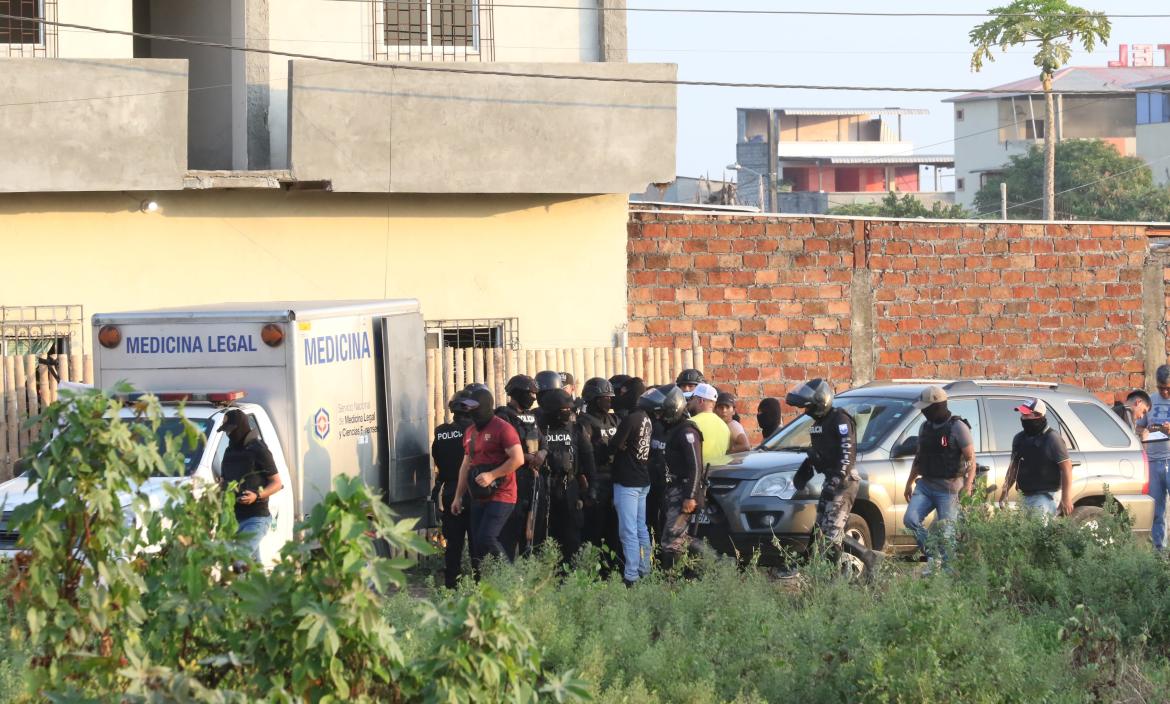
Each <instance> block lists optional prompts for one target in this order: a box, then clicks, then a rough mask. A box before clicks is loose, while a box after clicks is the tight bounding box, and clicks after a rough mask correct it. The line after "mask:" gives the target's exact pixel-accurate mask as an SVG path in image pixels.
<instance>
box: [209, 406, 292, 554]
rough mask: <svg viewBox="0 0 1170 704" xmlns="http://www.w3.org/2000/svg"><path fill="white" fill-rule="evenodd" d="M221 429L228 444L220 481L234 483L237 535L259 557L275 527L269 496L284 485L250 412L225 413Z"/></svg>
mask: <svg viewBox="0 0 1170 704" xmlns="http://www.w3.org/2000/svg"><path fill="white" fill-rule="evenodd" d="M219 429H220V432H222V433H223V434H224V436H225V437H226V439H227V442H228V446H227V449H226V450H225V451H224V453H223V460H222V461H221V462H220V471H219V479H220V484H221V485H222V486H223V487H224V488H225V489H226V488H228V487H229V486H231V485H233V484H234V485H235V491H236V521H237V522H238V523H239V529H238V530H237V532H236V535H237V536H238V537H239V538H240V541H241V542H242V543H243V544H244V545H245V546H247V548H248V550H249V552H250V553H251V554H252V559H254V560H259V559H260V541H261V540H263V539H264V536H266V535H268V531H269V529H270V528H271V527H272V514H271V513H270V512H269V511H268V498H269V497H270V496H272V495H273V494H275V493H276V492H278V491H280V489H281V487H282V486H283V485H282V484H281V481H280V474H279V473H278V472H277V470H276V462H275V461H273V459H272V452H271V451H270V450H269V449H268V446H267V445H265V444H264V441H263V440H261V439H260V434H259V433H258V432H257V431H255V430H253V429H252V427H251V424H250V423H249V421H248V416H247V414H245V413H244V412H243V411H241V410H240V409H238V408H232V409H230V410H229V411H228V412H227V413H224V415H223V423H221V424H220V426H219Z"/></svg>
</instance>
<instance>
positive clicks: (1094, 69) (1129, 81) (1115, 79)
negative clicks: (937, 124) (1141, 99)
mask: <svg viewBox="0 0 1170 704" xmlns="http://www.w3.org/2000/svg"><path fill="white" fill-rule="evenodd" d="M1159 80H1164V81H1167V82H1170V68H1166V67H1164V66H1150V67H1142V68H1135V67H1133V66H1129V67H1126V68H1109V67H1106V66H1069V67H1067V68H1062V69H1061V70H1059V71H1057V72H1056V75H1054V76H1053V78H1052V88H1053V90H1054V91H1055V92H1057V93H1059V92H1061V91H1079V92H1091V91H1094V90H1099V91H1102V92H1105V93H1109V92H1116V91H1127V90H1134V89H1135V88H1137V87H1138V86H1142V85H1147V84H1149V83H1150V82H1151V81H1154V82H1157V81H1159ZM991 90H996V91H1019V93H1018V95H1024V94H1027V93H1042V92H1044V86H1043V85H1042V84H1041V83H1040V78H1039V77H1038V76H1036V77H1032V78H1025V79H1023V80H1019V81H1014V82H1012V83H1005V84H1003V85H1000V86H995V87H994V88H992V89H991ZM1011 96H1012V94H1011V93H982V92H978V91H976V92H974V93H965V94H963V95H960V96H958V97H955V98H947V99H946V100H944V101H943V102H944V103H966V102H971V101H973V100H994V99H998V98H1010V97H1011Z"/></svg>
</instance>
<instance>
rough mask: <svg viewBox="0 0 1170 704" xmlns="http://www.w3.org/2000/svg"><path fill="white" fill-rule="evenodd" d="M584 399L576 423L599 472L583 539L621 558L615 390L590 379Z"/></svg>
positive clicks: (587, 505)
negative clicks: (616, 490)
mask: <svg viewBox="0 0 1170 704" xmlns="http://www.w3.org/2000/svg"><path fill="white" fill-rule="evenodd" d="M581 399H582V400H583V401H584V403H585V410H584V412H583V413H580V414H579V415H578V416H577V419H578V420H577V422H578V423H579V424H580V425H581V429H582V430H583V431H584V433H585V436H586V438H587V439H588V440H589V443H590V445H591V446H592V448H593V464H594V467H595V470H596V474H595V481H594V484H593V485H592V487H590V490H589V492H587V494H586V501H585V510H584V514H585V515H584V519H585V523H584V526H583V527H582V531H581V537H582V538H583V539H584V540H585V542H587V543H589V544H591V545H596V546H598V547H603V546H604V547H606V548H608V554H610V555H614V556H616V555H620V554H621V541H620V540H619V538H618V533H617V515H616V514H615V513H614V510H613V471H612V467H613V457H614V447H613V438H614V435H615V433H617V428H618V418H617V416H616V415H614V413H613V411H612V407H613V400H614V391H613V386H612V385H611V384H610V383H609V381H607V380H606V379H603V378H601V377H594V378H592V379H589V380H587V381H586V382H585V385H584V386H582V387H581ZM606 562H607V566H611V565H608V562H609V561H608V560H607V561H606Z"/></svg>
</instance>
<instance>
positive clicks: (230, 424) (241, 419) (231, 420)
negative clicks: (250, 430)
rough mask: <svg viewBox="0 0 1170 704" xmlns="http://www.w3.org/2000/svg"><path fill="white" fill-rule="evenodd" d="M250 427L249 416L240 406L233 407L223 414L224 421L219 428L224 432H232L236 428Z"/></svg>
mask: <svg viewBox="0 0 1170 704" xmlns="http://www.w3.org/2000/svg"><path fill="white" fill-rule="evenodd" d="M240 427H244V428H246V427H248V416H247V415H246V414H245V413H244V412H243V411H241V410H240V409H238V408H232V409H230V410H229V411H228V412H227V413H224V414H223V422H222V423H220V426H219V429H220V431H221V432H224V433H231V432H232V431H233V430H235V429H236V428H240Z"/></svg>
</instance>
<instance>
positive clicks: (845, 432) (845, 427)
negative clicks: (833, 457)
mask: <svg viewBox="0 0 1170 704" xmlns="http://www.w3.org/2000/svg"><path fill="white" fill-rule="evenodd" d="M837 430H840V431H841V434H842V435H848V434H849V425H848V424H846V423H842V424H841V425H838V426H837Z"/></svg>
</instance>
